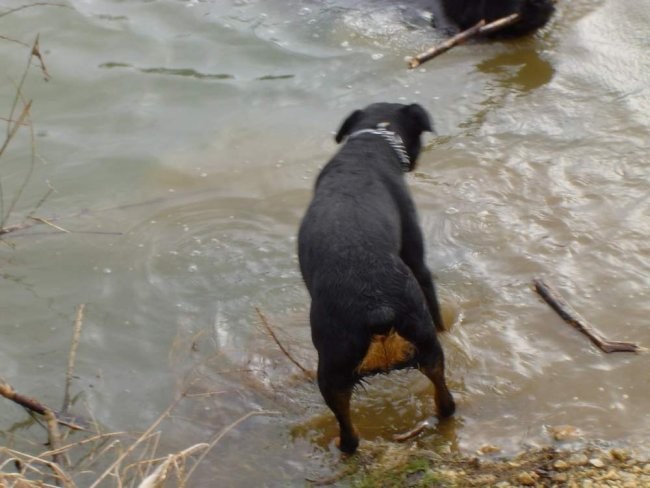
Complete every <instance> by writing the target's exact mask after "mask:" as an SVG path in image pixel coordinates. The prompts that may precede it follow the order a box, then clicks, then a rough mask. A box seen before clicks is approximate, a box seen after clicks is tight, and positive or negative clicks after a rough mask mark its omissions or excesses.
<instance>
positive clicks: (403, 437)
mask: <svg viewBox="0 0 650 488" xmlns="http://www.w3.org/2000/svg"><path fill="white" fill-rule="evenodd" d="M430 427H433V424H431V422H429V421H428V420H423V421H422V422H420V423H419V424H418V425H416V426H415V427H414V428H413V429H411V430H409V431H408V432H404V433H403V434H395V435H394V436H393V440H394V441H395V442H406V441H408V440H409V439H413V438H414V437H416V436H418V435H420V433H422V432H424V431H425V430H426V429H428V428H430Z"/></svg>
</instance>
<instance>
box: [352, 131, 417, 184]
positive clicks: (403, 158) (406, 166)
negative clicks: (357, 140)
mask: <svg viewBox="0 0 650 488" xmlns="http://www.w3.org/2000/svg"><path fill="white" fill-rule="evenodd" d="M387 125H388V124H386V123H382V124H378V125H377V127H376V128H375V129H361V130H358V131H356V132H353V133H352V134H350V135H349V136H348V140H350V139H352V138H354V137H357V136H360V135H362V134H375V135H377V136H380V137H381V138H382V139H384V140H385V141H386V142H387V143H388V144H389V145H390V147H392V148H393V150H394V151H395V154H396V155H397V159H399V162H400V167H401V168H402V171H404V172H405V173H407V172H408V171H409V170H410V169H411V160H410V159H409V156H408V153H407V152H406V148H405V147H404V142H403V141H402V138H401V137H400V136H399V135H397V134H396V133H395V132H393V131H390V130H388V129H386V126H387Z"/></svg>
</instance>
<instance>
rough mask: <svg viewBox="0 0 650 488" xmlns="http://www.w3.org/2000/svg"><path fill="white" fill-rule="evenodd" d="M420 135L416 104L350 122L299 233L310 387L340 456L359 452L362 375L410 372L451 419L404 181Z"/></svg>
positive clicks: (373, 109) (421, 114) (436, 325)
mask: <svg viewBox="0 0 650 488" xmlns="http://www.w3.org/2000/svg"><path fill="white" fill-rule="evenodd" d="M424 131H432V126H431V122H430V119H429V116H428V114H427V112H426V111H425V110H424V109H423V108H422V107H421V106H420V105H417V104H412V105H401V104H389V103H377V104H373V105H370V106H368V107H366V108H365V109H363V110H357V111H355V112H353V113H352V114H351V115H350V116H349V117H348V118H347V119H346V120H345V122H344V123H343V125H342V126H341V128H340V130H339V132H338V134H337V135H336V141H337V142H341V141H342V140H343V139H346V141H345V144H344V145H343V147H342V148H341V149H340V151H339V152H338V153H337V154H336V155H335V156H334V157H333V158H332V159H331V160H330V161H329V163H328V164H327V165H326V166H325V167H324V168H323V170H322V171H321V173H320V175H319V176H318V179H317V182H316V186H315V191H314V197H313V200H312V202H311V204H310V205H309V208H308V210H307V213H306V214H305V216H304V218H303V221H302V224H301V226H300V232H299V236H298V254H299V260H300V270H301V272H302V276H303V278H304V281H305V284H306V286H307V288H308V290H309V292H310V295H311V299H312V301H311V310H310V322H311V331H312V341H313V343H314V346H315V347H316V350H317V351H318V385H319V388H320V391H321V393H322V395H323V398H324V399H325V402H326V404H327V405H328V407H329V408H330V409H331V410H332V412H333V413H334V415H335V416H336V419H337V421H338V423H339V428H340V437H339V441H338V446H339V448H340V449H341V450H342V451H343V452H346V453H353V452H354V451H355V450H356V449H357V446H358V444H359V436H358V434H357V431H356V429H355V428H354V426H353V424H352V420H351V417H350V397H351V394H352V390H353V387H354V386H355V384H356V383H358V381H359V380H360V379H361V378H363V377H364V376H367V375H369V374H374V373H377V372H388V371H390V370H391V369H396V368H401V367H417V368H419V370H420V371H422V372H423V373H424V374H425V375H426V376H427V377H428V378H429V379H430V380H431V381H432V383H433V385H434V387H435V401H436V406H437V410H438V414H439V416H441V417H448V416H450V415H452V414H453V413H454V410H455V404H454V400H453V397H452V396H451V393H450V392H449V390H448V388H447V385H446V382H445V376H444V355H443V351H442V347H441V346H440V343H439V342H438V339H437V336H436V329H437V330H439V331H441V330H444V326H443V323H442V319H441V314H440V306H439V304H438V299H437V296H436V291H435V286H434V283H433V280H432V278H431V273H430V271H429V269H428V268H427V266H426V264H425V262H424V242H423V238H422V232H421V230H420V226H419V224H418V219H417V214H416V210H415V205H414V204H413V201H412V199H411V196H410V194H409V191H408V188H407V186H406V182H405V179H404V176H403V172H405V171H411V170H413V169H414V167H415V162H416V159H417V157H418V155H419V153H420V149H421V143H420V135H421V134H422V132H424ZM377 345H380V347H377Z"/></svg>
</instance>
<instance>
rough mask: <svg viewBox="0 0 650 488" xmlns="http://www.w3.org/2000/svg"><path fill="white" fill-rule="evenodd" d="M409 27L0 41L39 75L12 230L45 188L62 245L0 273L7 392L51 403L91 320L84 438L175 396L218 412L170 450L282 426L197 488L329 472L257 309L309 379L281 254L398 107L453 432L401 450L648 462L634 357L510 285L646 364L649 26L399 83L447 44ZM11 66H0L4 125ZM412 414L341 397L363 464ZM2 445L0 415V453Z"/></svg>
mask: <svg viewBox="0 0 650 488" xmlns="http://www.w3.org/2000/svg"><path fill="white" fill-rule="evenodd" d="M418 3H419V5H418V4H415V2H414V5H413V6H410V7H398V6H395V5H394V4H393V3H392V2H389V1H388V0H386V1H372V0H355V1H343V0H321V1H307V0H302V1H300V0H291V1H280V0H234V1H228V0H217V1H171V0H164V1H163V0H161V1H156V2H117V1H97V2H87V1H81V0H80V1H70V2H68V3H66V5H67V6H66V7H33V8H28V9H24V10H21V11H19V12H15V13H13V14H11V15H10V16H5V17H0V35H3V36H6V37H9V38H13V39H17V40H20V41H23V42H25V43H28V44H29V43H31V42H32V40H33V39H34V37H35V36H36V34H37V33H40V47H41V51H42V52H43V55H44V59H45V62H46V64H47V68H48V70H49V72H50V74H51V77H52V78H51V80H50V81H49V82H44V81H43V79H42V76H40V75H39V72H38V69H36V68H35V69H33V70H32V71H31V73H30V75H29V77H28V79H27V83H26V85H25V87H24V90H23V92H24V94H25V96H26V97H27V98H29V99H32V100H33V110H32V118H33V121H34V125H35V129H36V138H35V139H36V140H35V146H36V150H37V158H36V167H35V171H34V175H33V177H32V178H31V180H30V184H29V185H28V187H27V190H26V192H25V195H24V196H23V198H22V199H21V200H20V201H19V204H18V206H17V208H16V210H15V211H14V213H13V216H12V219H11V221H10V223H14V222H18V221H20V220H21V219H22V218H23V217H24V216H25V215H27V214H28V213H29V212H30V211H31V209H32V208H33V207H34V205H36V204H37V202H38V201H39V200H40V198H41V197H42V196H43V195H44V193H45V192H46V191H47V184H50V185H51V186H52V187H53V188H55V190H56V191H55V192H54V193H53V194H52V195H50V197H49V198H48V199H47V201H46V202H45V203H44V204H43V205H42V206H41V208H39V210H38V212H37V214H38V215H41V216H43V217H46V218H48V219H56V224H57V225H59V226H61V227H63V228H65V229H67V230H69V231H70V233H65V234H64V233H60V232H58V231H56V230H55V229H53V228H51V227H48V226H44V225H40V226H37V227H33V228H32V229H30V230H27V231H23V232H20V233H14V234H11V235H9V236H6V238H5V241H6V242H7V243H8V244H10V245H9V246H5V245H0V328H1V331H2V341H1V342H0V364H2V365H3V370H2V372H1V374H2V376H4V377H6V378H7V379H8V380H9V381H10V382H11V383H13V384H14V386H16V387H17V388H18V389H20V390H22V391H24V392H25V393H29V394H32V395H35V396H38V397H39V398H41V399H43V400H44V401H47V402H50V403H53V404H56V403H57V402H59V401H60V397H61V396H62V393H61V391H62V385H63V377H64V371H65V367H66V364H67V354H68V348H69V343H70V334H71V330H70V329H71V325H70V324H71V323H72V320H73V318H74V308H75V306H76V305H77V304H79V303H86V304H87V308H86V315H85V319H84V329H83V335H82V342H81V345H80V348H79V353H78V358H77V367H76V372H77V375H78V378H77V379H76V381H75V383H74V387H75V391H76V392H82V401H83V403H84V405H85V406H86V407H85V408H87V409H88V410H89V411H91V412H92V413H93V415H94V416H95V417H96V418H97V420H98V421H99V422H100V423H102V424H103V425H105V426H106V428H108V429H112V430H128V429H133V430H143V429H145V428H146V427H147V426H148V425H149V423H150V422H151V421H152V420H153V419H155V418H156V417H157V416H158V415H159V413H160V412H161V411H163V410H164V409H165V408H166V407H167V405H168V404H169V402H170V401H171V399H172V397H173V396H174V394H176V393H178V392H179V391H181V390H182V389H183V388H185V387H186V384H187V383H186V382H187V378H192V379H194V380H196V381H197V383H196V384H197V385H198V386H197V388H200V390H201V391H204V392H212V393H213V394H212V395H211V396H209V397H206V398H205V399H202V400H195V401H191V402H190V401H188V402H186V404H185V405H184V407H183V410H182V412H179V414H178V416H177V417H176V418H175V419H174V422H172V425H170V426H168V428H167V429H168V430H167V435H166V436H165V437H164V439H163V443H162V444H163V445H162V447H164V448H165V449H169V450H179V449H182V448H184V447H187V446H188V445H191V444H194V443H196V442H199V441H203V440H205V439H206V438H209V437H210V436H212V435H214V434H216V433H218V432H219V431H220V430H221V429H222V428H223V427H225V426H227V425H229V424H231V423H232V422H233V421H235V420H236V419H238V418H240V417H241V416H242V415H244V414H246V413H247V412H250V411H253V410H258V409H263V410H265V411H277V412H280V415H279V416H275V415H274V416H260V417H256V418H251V419H248V420H247V421H246V422H244V423H242V424H241V425H240V426H239V427H237V428H236V429H234V430H233V431H231V432H230V433H229V434H228V435H227V436H226V437H225V438H224V439H223V440H222V441H221V442H220V443H219V444H218V445H217V447H216V448H215V449H214V450H213V451H212V453H211V454H210V463H209V467H208V468H206V469H204V470H203V472H202V473H201V474H200V476H201V477H202V479H204V480H211V482H213V481H214V480H217V481H218V482H220V483H221V484H220V486H263V485H265V486H279V485H286V484H289V485H302V484H303V483H304V479H305V477H314V476H316V477H317V476H326V475H327V474H328V473H331V472H332V471H336V469H337V459H338V455H337V453H336V450H335V449H334V448H333V446H332V443H331V440H332V438H333V436H334V435H335V432H336V428H335V427H336V426H335V424H334V420H333V418H332V417H331V415H330V414H329V412H328V411H327V410H326V409H325V407H324V406H323V404H322V400H321V398H320V396H319V394H318V392H317V391H316V388H315V387H314V386H313V385H310V384H306V383H305V382H303V381H301V380H300V379H299V378H298V377H296V371H295V369H293V368H292V366H291V365H290V364H288V362H287V360H286V358H285V357H284V356H283V355H282V354H281V353H280V352H279V351H278V349H277V347H276V346H275V345H274V344H273V343H272V341H271V340H270V339H269V337H268V336H267V335H266V334H265V333H264V332H263V330H262V329H261V327H260V323H259V322H260V321H259V318H258V317H257V315H256V312H255V307H259V308H260V309H261V310H262V311H263V312H264V314H266V315H267V316H268V318H269V319H270V320H271V322H272V323H273V324H274V326H275V327H276V328H277V329H278V333H279V334H281V337H282V338H283V341H285V342H286V345H287V346H288V347H289V348H290V349H291V351H292V352H293V354H295V355H296V356H297V357H298V358H300V360H301V361H303V362H304V363H305V364H306V365H308V366H311V367H313V365H314V362H315V354H314V352H313V350H312V346H311V343H310V339H309V330H308V326H307V323H306V317H307V308H308V297H307V293H306V291H305V290H304V287H303V285H302V283H301V279H300V276H299V273H298V270H297V261H296V256H295V237H294V236H295V233H296V229H297V225H298V222H299V219H300V217H301V215H302V212H303V211H304V208H305V206H306V204H307V202H308V200H309V198H310V194H311V188H312V184H313V179H314V177H315V175H316V174H317V172H318V169H319V168H320V167H321V166H322V164H324V162H326V161H327V159H328V158H329V157H330V156H331V155H332V153H333V152H334V151H335V150H336V146H335V144H334V142H333V141H332V131H334V130H336V129H337V127H338V125H339V124H340V122H341V120H342V119H343V118H344V117H345V116H346V115H347V114H348V113H349V112H351V111H352V110H354V109H356V108H360V107H362V106H363V105H365V104H367V103H369V102H373V101H379V100H390V101H408V102H418V103H421V104H423V105H424V106H426V107H427V108H428V109H429V110H430V111H431V113H432V115H433V118H434V122H435V126H436V129H437V135H436V136H428V138H427V140H426V142H427V148H426V151H425V152H424V153H423V155H422V157H421V159H420V164H419V167H418V170H417V172H416V173H415V174H413V175H410V176H408V183H409V186H410V187H411V189H412V192H413V194H414V198H415V200H416V203H417V205H418V208H419V212H420V218H421V222H422V227H423V231H424V234H425V239H426V241H427V258H428V259H427V260H428V263H429V265H430V267H431V268H432V269H433V270H434V271H435V274H436V276H437V279H438V287H439V290H440V294H441V298H442V301H443V308H444V312H445V317H446V318H447V321H448V322H449V323H453V326H452V328H451V331H450V332H449V333H448V334H445V335H444V337H443V338H442V341H443V346H444V348H445V351H446V355H447V364H448V366H447V370H448V376H449V381H450V384H451V386H452V390H453V392H454V395H455V396H456V398H457V399H458V406H459V408H458V413H457V415H456V417H455V419H454V420H453V421H452V422H450V423H448V424H446V425H444V426H441V427H440V428H439V429H434V430H432V431H431V432H428V433H426V434H425V435H424V436H422V437H421V438H420V439H419V440H418V442H419V443H420V444H421V445H424V446H428V447H436V448H437V447H441V446H442V447H444V446H449V447H451V448H453V449H461V450H464V451H468V452H473V451H474V450H476V449H477V448H478V447H480V446H481V445H483V444H487V443H489V444H492V445H496V446H499V447H500V448H501V449H502V450H503V452H506V453H508V452H514V451H516V450H517V449H520V448H521V447H522V446H525V445H539V444H546V443H549V442H551V440H550V435H549V432H548V428H549V427H552V426H557V425H563V424H569V425H573V426H576V427H577V428H579V429H580V430H581V432H582V433H583V439H585V440H604V441H608V442H612V443H616V444H623V445H632V446H635V447H637V448H641V449H644V447H643V444H642V441H645V440H646V439H647V438H648V435H650V416H649V415H648V411H650V395H648V386H649V382H650V377H649V376H648V371H649V368H648V366H649V365H648V361H649V360H650V356H647V355H642V356H636V355H626V354H613V355H604V354H602V353H601V352H600V351H598V350H596V349H595V348H594V347H593V346H592V345H591V344H590V343H589V342H588V341H587V340H586V338H584V337H583V336H580V335H579V334H578V333H577V332H575V331H574V330H573V329H571V328H570V327H568V326H567V325H566V324H564V323H563V322H562V321H561V320H560V319H559V318H558V317H557V316H556V315H554V313H553V312H552V311H551V310H550V309H549V308H548V307H547V306H546V305H545V304H544V303H542V302H541V301H540V300H539V298H538V297H537V296H536V295H535V293H534V292H533V291H532V289H531V280H532V279H533V278H534V277H537V276H540V277H544V278H545V279H547V280H548V281H549V282H551V283H553V284H555V285H556V287H557V288H559V289H560V290H561V291H562V293H563V294H564V295H565V297H566V298H567V299H568V300H569V301H570V302H571V303H572V305H573V306H574V307H575V308H576V309H577V310H579V311H580V312H581V313H582V314H583V315H584V316H585V317H586V318H587V319H589V320H590V321H592V322H593V323H594V324H595V325H596V326H597V328H598V329H600V330H601V331H602V332H603V333H604V334H605V335H606V336H608V337H611V338H615V339H621V340H630V341H636V342H639V343H641V344H644V345H647V346H650V323H649V322H648V317H647V315H648V314H647V309H648V304H649V303H650V295H649V292H648V290H649V289H650V251H649V247H648V241H649V238H650V198H649V191H650V185H649V180H650V177H649V176H648V174H649V172H648V169H647V167H646V166H647V163H648V156H647V154H648V149H649V147H648V146H649V143H648V141H649V139H648V133H649V129H650V115H648V114H650V110H649V109H650V88H648V87H650V56H649V55H648V51H649V50H648V48H649V47H650V36H648V35H647V32H646V31H647V29H646V28H645V27H646V26H647V25H648V23H649V22H650V5H648V3H647V2H638V1H633V0H604V1H599V2H591V1H587V0H580V1H573V2H561V4H560V10H559V13H558V15H557V16H556V18H555V19H554V21H553V23H552V25H551V26H550V27H549V28H548V29H547V30H546V31H545V32H543V33H540V34H539V35H538V36H536V37H535V38H532V39H527V40H521V41H517V42H508V43H492V44H478V45H477V44H472V45H467V46H462V47H458V48H456V49H454V50H452V51H451V52H449V53H447V54H445V55H444V56H442V57H440V58H438V59H437V60H434V61H432V62H430V63H428V64H426V65H424V67H423V68H422V69H419V70H415V71H408V70H406V69H405V63H404V57H405V56H406V55H410V54H414V53H416V52H418V51H421V50H423V49H424V48H426V47H428V46H429V45H431V44H432V43H435V42H436V40H437V39H439V38H441V37H442V35H443V34H442V33H441V32H436V31H435V30H433V29H431V28H429V27H428V25H427V24H428V20H427V17H426V15H424V14H423V10H422V8H421V5H422V4H425V3H426V2H424V1H421V2H418ZM17 5H20V3H11V2H10V3H7V2H5V3H3V7H12V6H17ZM27 55H28V49H27V48H26V47H22V46H20V45H18V44H16V43H11V42H8V41H2V40H0V57H1V59H2V60H3V62H2V73H1V75H2V76H1V82H0V108H1V110H2V111H1V115H2V116H3V117H5V116H6V114H8V111H9V107H10V104H11V101H12V99H13V94H14V91H15V86H14V84H13V83H12V81H11V80H14V81H17V80H18V79H19V78H20V74H21V73H22V69H23V67H24V65H25V61H26V58H27ZM30 147H31V144H30V140H29V136H28V132H27V131H22V132H21V133H20V134H19V137H18V138H17V139H15V140H14V141H12V144H11V146H10V148H9V150H8V152H7V153H6V154H4V155H3V157H2V159H0V178H2V180H1V182H2V186H3V190H4V193H5V200H8V199H10V197H11V195H13V193H12V192H14V191H15V188H17V187H18V186H19V184H20V181H21V178H22V175H24V174H25V172H26V171H27V165H28V160H29V154H30ZM197 378H198V379H197ZM431 397H432V390H431V387H430V386H429V385H428V383H427V381H426V379H425V378H424V377H421V376H420V375H419V374H418V373H416V372H400V373H397V374H393V375H390V376H388V377H382V378H376V379H373V380H372V381H371V382H370V384H369V385H368V386H367V387H366V389H365V390H360V391H359V392H358V394H357V395H356V397H355V403H354V405H355V411H354V416H355V419H356V421H357V423H358V427H359V429H360V431H361V433H362V436H363V438H365V439H390V438H391V436H392V435H393V434H394V433H397V432H402V431H404V430H407V429H409V428H411V427H412V426H413V425H414V424H415V423H416V422H418V421H420V420H422V419H423V418H426V417H428V416H430V415H432V413H433V408H432V398H431ZM80 404H81V401H80V402H79V405H80ZM80 408H81V407H80ZM20 419H22V414H21V411H20V410H19V409H18V408H13V407H11V408H10V407H5V408H3V409H2V410H1V411H0V428H2V429H5V430H6V429H8V428H10V427H11V426H12V425H13V424H14V423H16V422H18V421H19V420H20ZM19 432H20V431H19ZM20 435H22V436H28V435H29V434H28V433H26V432H20ZM646 451H647V448H646ZM211 482H210V483H211ZM205 483H206V485H211V484H210V483H209V482H207V481H206V482H205ZM211 486H214V485H211Z"/></svg>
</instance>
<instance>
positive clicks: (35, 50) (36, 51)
mask: <svg viewBox="0 0 650 488" xmlns="http://www.w3.org/2000/svg"><path fill="white" fill-rule="evenodd" d="M38 38H39V36H38V35H37V36H36V41H34V45H33V46H32V56H34V57H35V58H36V59H38V62H39V63H40V64H41V72H42V73H43V79H44V80H45V81H50V78H51V76H50V73H48V72H47V67H46V66H45V60H44V59H43V56H41V51H40V49H39V48H38Z"/></svg>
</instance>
